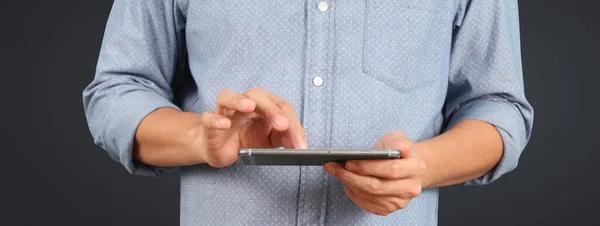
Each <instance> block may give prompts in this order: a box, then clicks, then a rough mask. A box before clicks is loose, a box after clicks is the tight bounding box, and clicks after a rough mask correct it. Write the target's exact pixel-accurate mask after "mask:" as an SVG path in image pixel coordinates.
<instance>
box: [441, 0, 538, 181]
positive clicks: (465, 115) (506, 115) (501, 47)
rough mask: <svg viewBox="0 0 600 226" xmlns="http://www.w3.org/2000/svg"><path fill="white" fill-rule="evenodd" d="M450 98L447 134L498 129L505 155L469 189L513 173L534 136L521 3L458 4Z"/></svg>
mask: <svg viewBox="0 0 600 226" xmlns="http://www.w3.org/2000/svg"><path fill="white" fill-rule="evenodd" d="M457 2H458V3H459V4H457V14H456V17H455V25H456V27H455V31H454V36H453V44H452V45H453V46H452V55H451V65H450V77H449V80H448V95H447V99H446V110H445V118H446V123H447V125H446V128H445V129H446V130H447V129H449V128H452V126H454V125H455V124H457V123H459V122H460V121H463V120H467V119H476V120H481V121H485V122H488V123H490V124H491V125H493V126H495V128H496V129H497V130H498V132H499V133H500V135H501V137H502V142H503V145H504V151H503V155H502V158H501V159H500V161H499V162H498V163H497V165H496V166H495V167H494V168H493V169H492V170H491V171H489V172H487V173H486V174H485V175H483V176H482V177H480V178H477V179H474V180H471V181H468V182H466V183H464V185H483V184H488V183H491V182H493V181H495V180H496V179H498V178H500V177H501V176H502V175H503V174H506V173H509V172H511V171H512V170H514V169H515V168H516V166H517V165H518V161H519V157H520V156H521V153H522V151H523V150H524V148H525V146H526V144H527V142H528V141H529V138H530V136H531V131H532V125H533V108H532V106H531V105H530V104H529V102H528V101H527V99H526V98H525V90H524V84H523V71H522V66H521V52H520V51H521V49H520V48H521V47H520V34H519V18H518V6H517V1H516V0H485V1H479V0H458V1H457Z"/></svg>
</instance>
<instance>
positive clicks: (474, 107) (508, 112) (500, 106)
mask: <svg viewBox="0 0 600 226" xmlns="http://www.w3.org/2000/svg"><path fill="white" fill-rule="evenodd" d="M467 119H476V120H481V121H484V122H488V123H490V124H492V125H494V126H495V128H496V129H497V130H498V132H499V133H500V135H501V137H502V142H503V144H504V152H503V154H502V158H501V159H500V161H499V162H498V164H497V165H496V166H495V167H494V168H493V169H492V170H490V171H489V172H488V173H486V174H485V175H483V176H481V177H479V178H477V179H474V180H471V181H467V182H465V183H463V185H485V184H489V183H491V182H493V181H495V180H496V179H498V178H500V176H502V175H503V174H506V173H509V172H511V171H512V170H514V169H515V168H516V167H517V164H518V161H519V157H520V156H521V152H522V151H523V149H524V146H525V144H524V143H525V141H524V140H525V139H524V138H525V137H526V131H525V122H524V121H523V120H524V119H523V116H522V115H521V113H520V111H519V110H518V109H517V108H516V106H514V105H512V104H510V103H509V102H508V101H506V100H495V99H494V100H490V99H478V100H474V101H470V102H468V103H466V104H464V105H463V106H461V107H460V108H459V109H458V110H457V111H456V112H455V113H454V114H453V116H452V118H451V120H450V122H449V123H448V126H447V127H446V128H448V129H449V128H452V126H454V125H455V124H457V123H458V122H460V121H463V120H467Z"/></svg>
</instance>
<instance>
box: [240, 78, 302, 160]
mask: <svg viewBox="0 0 600 226" xmlns="http://www.w3.org/2000/svg"><path fill="white" fill-rule="evenodd" d="M246 95H247V96H249V97H251V98H252V99H253V100H254V101H255V102H256V110H257V113H258V114H259V115H261V116H264V117H266V119H267V120H268V121H272V122H273V123H274V128H275V129H277V130H278V131H280V132H282V133H284V134H285V136H280V137H278V138H277V139H285V138H288V139H289V141H290V142H291V143H292V144H293V146H294V147H296V148H301V149H304V148H306V147H307V142H306V134H305V132H304V128H303V127H302V124H301V123H300V120H299V119H298V115H297V114H296V111H295V110H294V107H293V106H292V105H291V104H290V103H288V102H286V101H285V100H283V99H282V98H280V97H278V96H276V95H274V94H272V93H269V92H267V91H266V90H264V89H261V88H258V87H257V88H254V89H252V90H250V91H248V92H247V93H246ZM278 115H281V116H283V117H284V118H285V119H286V120H287V123H286V126H285V127H281V126H277V125H276V124H275V122H276V121H277V119H276V117H277V116H278ZM280 143H287V142H283V141H281V142H280Z"/></svg>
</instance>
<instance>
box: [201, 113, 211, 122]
mask: <svg viewBox="0 0 600 226" xmlns="http://www.w3.org/2000/svg"><path fill="white" fill-rule="evenodd" d="M210 119H211V115H210V114H207V113H204V114H202V115H201V116H200V120H202V122H208V121H210Z"/></svg>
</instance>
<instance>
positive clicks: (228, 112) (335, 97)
mask: <svg viewBox="0 0 600 226" xmlns="http://www.w3.org/2000/svg"><path fill="white" fill-rule="evenodd" d="M182 53H187V54H188V55H187V58H185V59H188V60H189V62H188V63H189V66H187V67H189V70H190V72H191V73H190V75H188V76H185V75H183V74H181V73H176V72H177V71H178V70H179V67H180V65H181V64H180V63H179V62H182V61H183V60H184V58H183V57H179V56H181V55H183V54H182ZM179 79H183V82H181V83H179V82H176V81H178V80H179ZM522 80H523V79H522V70H521V60H520V41H519V23H518V8H517V2H516V0H455V1H453V0H423V1H417V0H345V1H341V0H323V1H320V0H309V1H274V0H265V1H239V0H235V1H233V0H231V1H230V0H222V1H188V0H163V1H142V0H116V1H115V2H114V6H113V8H112V12H111V14H110V17H109V20H108V23H107V27H106V33H105V37H104V41H103V44H102V48H101V52H100V58H99V62H98V67H97V71H96V77H95V79H94V80H93V82H92V83H91V84H90V85H89V87H87V88H86V90H85V91H84V93H83V97H84V105H85V112H86V115H87V118H88V121H89V126H90V130H91V132H92V135H93V136H94V139H95V142H96V143H97V144H98V145H99V146H101V147H102V148H104V149H105V150H106V151H107V152H108V153H109V154H110V156H111V157H112V158H113V159H115V160H116V161H119V162H120V163H122V164H123V165H124V166H125V168H126V169H127V170H128V171H129V172H130V173H132V174H138V175H151V176H157V175H160V174H161V173H162V172H164V171H165V170H167V169H169V168H172V167H180V169H181V216H180V223H181V224H182V225H233V224H249V225H296V224H297V225H323V224H324V225H365V224H366V225H436V224H437V207H438V188H439V187H441V186H448V185H453V184H466V185H481V184H487V183H490V182H492V181H494V180H496V179H498V178H499V177H500V176H501V175H503V174H505V173H507V172H509V171H511V170H513V169H514V168H515V167H516V165H517V162H518V158H519V156H520V153H521V151H522V150H523V148H524V147H525V145H526V143H527V141H528V139H529V137H530V134H531V130H532V120H533V110H532V107H531V106H530V104H529V103H528V102H527V100H526V98H525V95H524V88H523V81H522ZM179 89H181V92H176V91H175V90H179ZM178 93H181V96H178V95H177V94H178ZM176 96H178V97H177V98H175V97H176ZM179 101H180V102H181V103H179V104H174V103H177V102H179ZM244 147H255V148H256V147H268V148H270V147H285V148H308V149H311V148H331V149H341V148H370V147H373V148H395V149H400V150H402V152H403V156H402V158H401V159H400V160H369V161H367V160H365V161H350V162H348V163H346V164H345V165H340V164H334V163H328V164H326V165H325V166H324V167H321V166H319V167H314V166H313V167H309V166H302V167H299V166H281V167H278V166H270V167H267V166H243V165H240V164H237V163H235V161H236V159H237V151H238V149H240V148H244ZM157 195H160V194H157Z"/></svg>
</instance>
